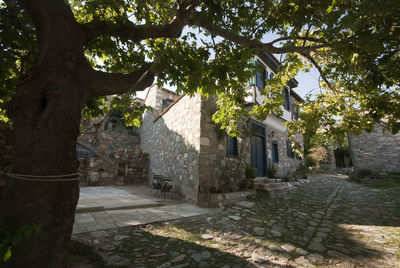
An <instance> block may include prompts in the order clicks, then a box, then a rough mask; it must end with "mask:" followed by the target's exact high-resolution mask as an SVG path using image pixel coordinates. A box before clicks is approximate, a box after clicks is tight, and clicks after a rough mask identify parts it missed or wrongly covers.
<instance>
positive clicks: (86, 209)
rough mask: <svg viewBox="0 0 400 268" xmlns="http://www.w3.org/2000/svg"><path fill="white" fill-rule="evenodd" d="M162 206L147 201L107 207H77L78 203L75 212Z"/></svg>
mask: <svg viewBox="0 0 400 268" xmlns="http://www.w3.org/2000/svg"><path fill="white" fill-rule="evenodd" d="M163 206H165V204H163V203H148V204H137V205H123V206H109V207H107V206H91V207H84V206H81V207H79V205H78V207H77V208H76V212H75V213H88V212H99V211H107V210H125V209H140V208H155V207H163Z"/></svg>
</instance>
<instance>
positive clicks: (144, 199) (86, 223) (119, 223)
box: [73, 186, 216, 234]
mask: <svg viewBox="0 0 400 268" xmlns="http://www.w3.org/2000/svg"><path fill="white" fill-rule="evenodd" d="M214 211H216V210H215V209H203V208H198V207H196V206H194V205H191V204H182V203H179V202H177V201H174V200H169V199H159V198H155V197H152V196H151V190H149V188H148V187H146V186H122V187H114V186H104V187H82V188H81V191H80V198H79V202H78V206H77V213H76V215H75V223H74V229H73V233H75V234H76V233H84V232H91V231H99V230H108V229H113V228H119V227H127V226H135V225H142V224H147V223H154V222H159V221H169V220H175V219H178V218H185V217H193V216H199V215H202V214H205V213H210V212H214Z"/></svg>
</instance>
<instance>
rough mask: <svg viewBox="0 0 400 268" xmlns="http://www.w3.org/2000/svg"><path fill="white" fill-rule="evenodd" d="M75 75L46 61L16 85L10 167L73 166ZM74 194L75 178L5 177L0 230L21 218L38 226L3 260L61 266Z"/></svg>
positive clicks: (68, 169) (60, 169)
mask: <svg viewBox="0 0 400 268" xmlns="http://www.w3.org/2000/svg"><path fill="white" fill-rule="evenodd" d="M76 81H77V79H73V77H72V76H71V75H70V72H68V70H66V69H63V68H59V66H58V67H54V66H47V67H46V68H44V69H43V68H42V70H35V72H34V73H33V75H32V76H31V77H30V78H29V79H28V80H27V81H26V82H25V83H24V84H23V85H20V86H18V87H17V95H16V97H15V99H14V101H13V105H12V109H11V113H12V114H11V116H12V121H13V127H14V136H15V151H14V160H13V167H12V173H18V174H26V175H39V176H40V175H44V176H47V175H64V174H71V173H75V172H77V168H78V161H77V156H76V139H77V137H78V135H79V123H80V116H81V109H82V106H83V104H84V99H85V98H84V97H83V96H82V94H83V93H82V92H84V90H83V89H82V88H80V87H82V86H80V84H79V83H78V82H76ZM44 179H45V178H44ZM78 198H79V186H78V181H77V180H76V181H57V182H49V181H40V182H37V181H27V180H18V179H13V178H8V179H7V186H6V189H5V191H4V196H3V201H2V202H1V208H0V234H4V233H5V232H11V233H15V231H16V230H17V229H18V228H20V227H21V226H23V225H25V224H39V225H40V226H41V227H42V232H41V233H39V234H35V233H33V234H32V235H31V236H29V237H25V238H23V239H22V241H21V242H19V243H18V244H17V245H16V246H15V247H13V248H12V257H11V259H10V260H9V261H8V262H6V264H5V266H6V267H18V268H22V267H32V268H34V267H38V268H47V267H48V268H50V267H51V268H60V267H65V266H64V264H65V262H66V257H67V249H68V245H69V242H70V238H71V233H72V227H73V222H74V216H75V208H76V205H77V202H78ZM0 263H1V260H0ZM0 266H1V265H0Z"/></svg>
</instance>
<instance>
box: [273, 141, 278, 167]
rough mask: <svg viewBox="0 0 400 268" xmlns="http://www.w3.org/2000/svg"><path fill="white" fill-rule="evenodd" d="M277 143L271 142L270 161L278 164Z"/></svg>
mask: <svg viewBox="0 0 400 268" xmlns="http://www.w3.org/2000/svg"><path fill="white" fill-rule="evenodd" d="M278 149H279V148H278V143H277V142H276V141H273V142H272V161H273V162H274V163H278V162H279V150H278Z"/></svg>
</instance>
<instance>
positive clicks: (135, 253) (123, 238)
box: [74, 175, 400, 268]
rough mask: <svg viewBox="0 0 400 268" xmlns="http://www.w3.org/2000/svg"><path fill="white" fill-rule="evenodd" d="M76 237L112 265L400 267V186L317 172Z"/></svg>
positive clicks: (170, 267)
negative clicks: (373, 185) (199, 208)
mask: <svg viewBox="0 0 400 268" xmlns="http://www.w3.org/2000/svg"><path fill="white" fill-rule="evenodd" d="M74 239H75V240H79V241H84V242H85V243H87V244H89V245H91V246H92V247H93V248H94V250H95V251H96V252H97V253H98V254H100V255H101V256H102V258H103V259H104V260H105V262H106V267H137V268H142V267H152V268H153V267H159V268H182V267H188V268H190V267H204V268H206V267H211V268H214V267H216V268H240V267H400V193H399V192H394V191H390V190H376V189H370V188H366V187H364V186H360V185H358V184H353V183H349V182H347V180H346V177H344V176H340V175H315V176H313V177H312V178H311V182H310V183H308V184H306V185H303V186H300V187H297V188H295V189H292V190H290V191H289V192H285V193H277V194H271V195H268V194H258V195H255V196H253V197H251V198H250V200H249V201H245V202H242V203H239V204H238V205H236V206H234V207H229V208H225V209H223V210H222V211H220V212H218V213H214V214H208V215H201V216H196V217H190V218H182V219H178V220H176V221H172V222H163V223H156V224H149V225H142V226H136V227H126V228H117V229H112V230H108V231H97V232H87V233H81V234H75V235H74Z"/></svg>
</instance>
